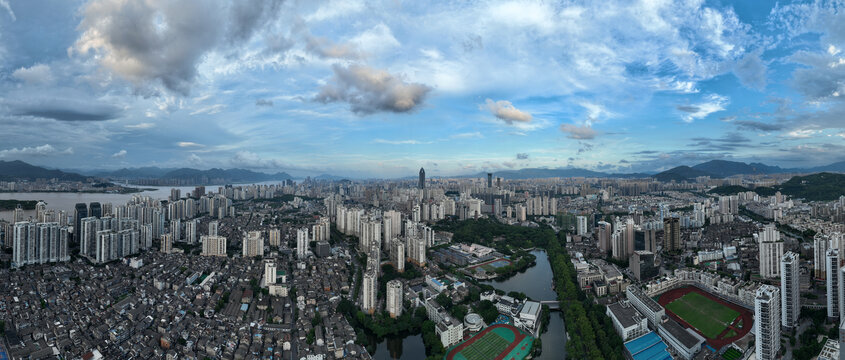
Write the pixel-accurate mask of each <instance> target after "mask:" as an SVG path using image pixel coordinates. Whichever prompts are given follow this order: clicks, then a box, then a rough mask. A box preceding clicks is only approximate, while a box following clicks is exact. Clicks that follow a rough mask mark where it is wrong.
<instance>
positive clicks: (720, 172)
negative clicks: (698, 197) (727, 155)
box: [692, 160, 784, 178]
mask: <svg viewBox="0 0 845 360" xmlns="http://www.w3.org/2000/svg"><path fill="white" fill-rule="evenodd" d="M692 168H693V169H696V170H700V171H703V172H705V173H708V174H710V176H712V177H718V178H725V177H729V176H733V175H740V174H742V175H753V174H775V173H781V172H784V171H783V169H781V168H780V167H777V166H769V165H766V164H761V163H751V164H746V163H744V162H737V161H727V160H710V161H708V162H705V163H701V164H698V165H695V166H693V167H692Z"/></svg>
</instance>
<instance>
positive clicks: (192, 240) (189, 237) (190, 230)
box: [185, 220, 199, 245]
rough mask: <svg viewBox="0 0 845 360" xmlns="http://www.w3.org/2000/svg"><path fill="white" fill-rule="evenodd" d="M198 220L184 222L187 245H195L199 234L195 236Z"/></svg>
mask: <svg viewBox="0 0 845 360" xmlns="http://www.w3.org/2000/svg"><path fill="white" fill-rule="evenodd" d="M198 222H199V220H188V221H187V222H185V242H186V243H188V244H189V245H193V244H196V243H197V240H198V238H199V234H197V226H199V224H198Z"/></svg>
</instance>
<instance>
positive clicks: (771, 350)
mask: <svg viewBox="0 0 845 360" xmlns="http://www.w3.org/2000/svg"><path fill="white" fill-rule="evenodd" d="M754 321H755V324H754V336H755V344H756V346H757V352H756V354H757V359H759V360H774V359H776V358H777V357H778V352H779V351H780V324H781V321H780V290H778V288H776V287H774V286H771V285H762V286H760V288H759V289H757V294H756V296H755V297H754Z"/></svg>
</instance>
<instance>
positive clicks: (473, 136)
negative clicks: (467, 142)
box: [449, 131, 484, 139]
mask: <svg viewBox="0 0 845 360" xmlns="http://www.w3.org/2000/svg"><path fill="white" fill-rule="evenodd" d="M449 138H450V139H482V138H484V135H483V134H481V132H479V131H475V132H466V133H460V134H455V135H452V136H450V137H449Z"/></svg>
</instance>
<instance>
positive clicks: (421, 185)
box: [419, 168, 425, 189]
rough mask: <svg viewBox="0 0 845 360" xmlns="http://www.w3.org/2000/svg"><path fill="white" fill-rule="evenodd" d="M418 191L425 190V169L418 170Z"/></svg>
mask: <svg viewBox="0 0 845 360" xmlns="http://www.w3.org/2000/svg"><path fill="white" fill-rule="evenodd" d="M419 188H420V189H425V169H423V168H420V184H419Z"/></svg>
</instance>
